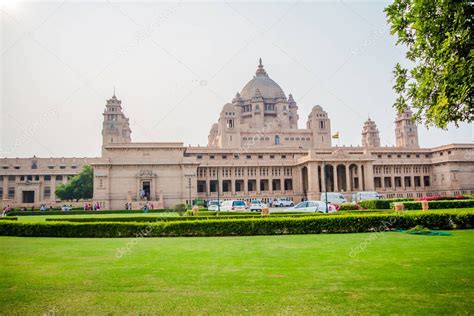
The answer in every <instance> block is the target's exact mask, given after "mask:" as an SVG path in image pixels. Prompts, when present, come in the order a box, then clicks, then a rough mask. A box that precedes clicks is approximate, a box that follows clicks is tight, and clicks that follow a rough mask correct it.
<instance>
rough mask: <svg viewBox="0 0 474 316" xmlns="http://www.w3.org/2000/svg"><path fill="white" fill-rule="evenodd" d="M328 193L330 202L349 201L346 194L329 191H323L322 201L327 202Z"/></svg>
mask: <svg viewBox="0 0 474 316" xmlns="http://www.w3.org/2000/svg"><path fill="white" fill-rule="evenodd" d="M326 194H327V197H328V203H336V204H341V203H345V202H347V200H346V198H345V197H344V195H342V194H341V193H338V192H327V193H324V192H323V193H321V202H324V203H326Z"/></svg>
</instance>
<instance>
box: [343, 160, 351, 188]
mask: <svg viewBox="0 0 474 316" xmlns="http://www.w3.org/2000/svg"><path fill="white" fill-rule="evenodd" d="M349 167H350V165H349V164H344V168H346V192H350V191H352V190H351V173H350V170H349Z"/></svg>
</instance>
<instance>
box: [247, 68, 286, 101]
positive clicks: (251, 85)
mask: <svg viewBox="0 0 474 316" xmlns="http://www.w3.org/2000/svg"><path fill="white" fill-rule="evenodd" d="M257 89H258V90H259V91H260V94H261V95H262V97H263V98H265V99H275V98H277V97H279V96H281V95H282V94H283V95H285V93H284V92H283V90H282V88H281V87H280V86H279V85H278V84H277V83H276V82H275V81H273V80H272V79H270V77H268V75H267V72H266V71H265V69H263V65H262V60H261V59H260V64H259V65H258V69H257V71H256V73H255V77H253V79H252V80H250V81H249V82H248V83H247V84H246V85H245V86H244V88H243V89H242V92H240V96H241V98H242V99H244V100H249V99H252V97H254V96H255V90H257Z"/></svg>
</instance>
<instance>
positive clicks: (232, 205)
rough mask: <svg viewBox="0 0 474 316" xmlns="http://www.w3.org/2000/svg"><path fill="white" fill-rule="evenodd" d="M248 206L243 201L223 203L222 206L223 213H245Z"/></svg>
mask: <svg viewBox="0 0 474 316" xmlns="http://www.w3.org/2000/svg"><path fill="white" fill-rule="evenodd" d="M246 208H247V204H245V202H244V201H241V200H228V201H223V202H222V204H221V211H245V210H246Z"/></svg>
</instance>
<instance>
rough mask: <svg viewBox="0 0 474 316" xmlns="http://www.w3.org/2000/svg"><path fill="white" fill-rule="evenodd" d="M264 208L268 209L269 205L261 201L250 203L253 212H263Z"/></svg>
mask: <svg viewBox="0 0 474 316" xmlns="http://www.w3.org/2000/svg"><path fill="white" fill-rule="evenodd" d="M264 207H267V204H265V203H263V202H262V201H261V200H252V201H250V206H249V209H250V211H251V212H253V211H255V212H261V211H262V209H263V208H264Z"/></svg>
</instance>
